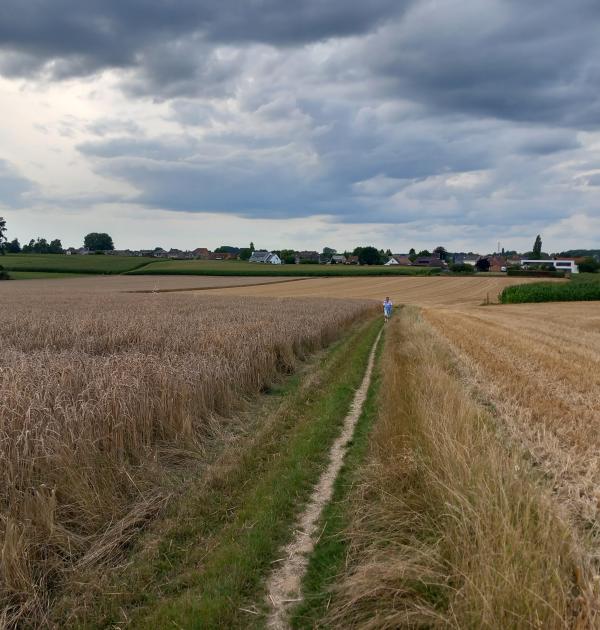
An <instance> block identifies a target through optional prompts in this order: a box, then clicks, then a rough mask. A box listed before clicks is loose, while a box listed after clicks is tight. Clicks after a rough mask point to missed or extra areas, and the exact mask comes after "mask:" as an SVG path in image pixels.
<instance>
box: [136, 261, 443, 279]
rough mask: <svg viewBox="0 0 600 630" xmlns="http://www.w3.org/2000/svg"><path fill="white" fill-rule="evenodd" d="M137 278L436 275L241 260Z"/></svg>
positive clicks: (157, 267)
mask: <svg viewBox="0 0 600 630" xmlns="http://www.w3.org/2000/svg"><path fill="white" fill-rule="evenodd" d="M132 273H134V274H136V275H137V274H152V275H155V274H165V275H167V274H168V275H180V274H182V275H185V274H189V275H198V276H388V275H389V276H406V275H411V276H412V275H437V274H438V273H439V270H438V269H431V268H428V267H400V266H398V267H396V266H394V267H385V266H383V265H376V266H372V267H371V266H358V265H264V264H260V263H249V262H244V261H241V260H168V261H161V262H157V263H153V264H152V265H150V266H148V267H143V268H141V269H136V270H134V271H133V272H132Z"/></svg>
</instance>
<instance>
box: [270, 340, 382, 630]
mask: <svg viewBox="0 0 600 630" xmlns="http://www.w3.org/2000/svg"><path fill="white" fill-rule="evenodd" d="M382 332H383V331H380V332H379V334H378V335H377V338H376V339H375V342H374V343H373V347H372V348H371V352H370V354H369V360H368V361H367V368H366V370H365V375H364V376H363V380H362V382H361V384H360V387H359V388H358V389H357V390H356V393H355V394H354V399H353V401H352V405H351V407H350V411H349V412H348V414H347V415H346V417H345V418H344V424H343V428H342V432H341V434H340V435H339V437H338V438H337V439H336V440H335V442H334V443H333V445H332V446H331V449H330V451H329V463H328V465H327V468H326V469H325V471H324V472H323V474H322V475H321V477H320V479H319V482H318V483H317V485H316V486H315V488H314V490H313V493H312V495H311V497H310V499H309V502H308V504H307V506H306V507H305V509H304V511H303V512H302V514H301V515H300V518H299V519H298V521H297V522H296V525H295V527H294V534H295V535H294V539H293V540H292V541H291V542H290V543H289V544H288V545H287V546H286V547H285V549H284V550H283V557H284V561H283V562H282V563H281V564H280V565H279V567H278V568H277V569H275V571H273V573H272V574H271V576H270V578H269V580H268V582H267V603H268V605H269V607H270V613H269V617H268V620H267V627H268V628H270V629H271V630H286V629H287V628H289V624H288V619H287V616H288V611H289V609H290V607H291V606H293V605H295V604H298V603H299V602H301V601H302V578H303V577H304V574H305V573H306V569H307V566H308V561H309V557H310V554H311V553H312V551H313V549H314V547H315V544H316V542H317V527H318V524H319V520H320V518H321V514H322V513H323V509H324V508H325V506H326V505H327V504H328V503H329V502H330V501H331V498H332V497H333V487H334V484H335V480H336V479H337V476H338V474H339V472H340V470H341V468H342V465H343V463H344V457H345V455H346V451H347V450H348V443H349V442H350V440H351V439H352V436H353V435H354V429H355V427H356V423H357V422H358V419H359V418H360V414H361V413H362V409H363V406H364V403H365V400H366V398H367V392H368V391H369V386H370V385H371V378H372V375H373V366H374V364H375V353H376V351H377V346H378V344H379V340H380V339H381V334H382Z"/></svg>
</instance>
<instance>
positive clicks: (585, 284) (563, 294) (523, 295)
mask: <svg viewBox="0 0 600 630" xmlns="http://www.w3.org/2000/svg"><path fill="white" fill-rule="evenodd" d="M593 300H600V282H598V281H593V280H587V281H579V282H577V281H573V282H569V283H563V284H556V283H551V282H536V283H532V284H527V285H522V286H519V285H517V286H512V287H507V288H506V289H504V290H503V291H502V294H501V295H500V301H501V302H502V303H503V304H520V303H526V302H582V301H593Z"/></svg>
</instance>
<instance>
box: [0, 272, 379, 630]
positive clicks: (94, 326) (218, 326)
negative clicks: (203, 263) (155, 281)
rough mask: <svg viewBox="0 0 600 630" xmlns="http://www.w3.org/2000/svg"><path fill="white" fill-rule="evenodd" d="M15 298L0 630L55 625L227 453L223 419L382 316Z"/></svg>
mask: <svg viewBox="0 0 600 630" xmlns="http://www.w3.org/2000/svg"><path fill="white" fill-rule="evenodd" d="M65 282H66V281H65ZM76 282H78V281H75V280H74V281H73V284H72V285H71V286H75V283H76ZM187 282H189V280H188V281H187ZM7 284H12V291H11V293H4V295H3V299H2V301H1V302H0V391H1V392H2V395H1V397H0V460H1V464H2V465H1V473H0V548H1V549H2V563H1V565H0V599H1V605H0V606H1V610H2V612H1V613H0V626H17V625H34V626H35V625H43V623H44V621H45V619H46V615H47V613H48V610H49V608H50V606H51V603H52V599H53V596H54V595H55V594H56V591H57V589H58V590H60V585H61V583H62V582H63V581H64V579H65V577H66V576H69V579H72V580H73V579H76V577H77V572H78V571H80V570H87V569H89V567H90V566H94V565H96V564H99V563H102V562H105V561H107V559H110V558H111V556H112V554H113V553H114V552H115V550H116V549H118V548H119V546H120V545H121V544H122V543H123V542H124V541H126V540H127V539H128V538H130V537H131V535H132V533H133V532H134V531H135V530H136V529H137V528H139V526H140V525H141V523H143V522H144V521H145V519H147V518H148V517H149V515H151V514H153V513H154V512H155V511H156V510H157V509H158V508H159V506H160V505H161V504H162V502H163V500H164V496H163V495H164V493H163V486H162V481H163V479H165V478H166V475H167V474H168V470H169V468H170V467H171V466H174V465H175V464H176V463H181V462H182V461H188V462H189V461H190V460H189V458H190V457H192V458H196V459H198V458H199V459H200V460H201V459H202V457H203V453H204V452H205V450H206V449H207V448H211V445H212V446H214V444H215V443H218V442H219V440H221V439H223V437H222V436H223V435H225V434H226V432H227V429H226V423H225V427H224V426H223V424H224V423H223V422H222V421H221V418H223V417H225V416H227V415H228V414H230V413H231V412H232V410H234V409H236V408H237V407H239V405H240V403H241V401H243V400H244V399H247V398H248V397H250V396H252V395H255V394H257V393H258V392H260V391H262V390H263V389H264V388H265V387H267V386H269V385H270V384H271V383H272V382H273V381H274V379H276V378H277V377H278V374H280V373H282V372H286V371H290V370H292V369H293V368H294V365H295V363H296V361H297V360H298V359H299V358H302V357H303V356H304V355H305V354H307V353H310V352H312V351H314V350H317V349H319V348H322V347H323V346H325V345H326V344H328V343H329V342H331V341H332V340H333V339H334V338H336V337H338V336H339V335H340V334H341V331H343V330H344V329H345V328H346V327H347V326H349V325H350V324H351V323H352V322H353V321H355V320H357V319H358V318H361V317H364V316H365V315H367V314H368V313H370V312H372V306H370V305H369V304H366V303H365V302H359V301H346V302H340V301H337V300H324V299H323V300H286V299H280V300H263V299H244V300H240V299H236V298H228V297H219V298H216V297H214V296H211V297H207V298H206V299H203V298H201V297H200V298H199V297H198V296H197V295H193V296H192V295H188V294H180V295H173V294H166V295H114V296H108V295H105V294H100V295H97V294H94V292H93V291H92V292H88V293H77V292H69V291H67V290H61V291H57V292H56V295H53V294H52V293H53V292H52V290H51V289H49V290H48V291H47V292H46V294H45V295H43V296H41V297H39V298H38V299H36V298H35V297H34V293H32V292H31V291H30V284H31V283H29V282H28V283H22V284H21V283H16V282H15V283H7ZM54 286H56V285H54V284H53V283H51V282H48V283H47V287H54ZM85 286H86V287H87V286H88V285H87V284H86V285H85ZM19 287H23V288H24V290H23V291H21V290H20V288H19ZM7 296H9V297H10V299H6V297H7Z"/></svg>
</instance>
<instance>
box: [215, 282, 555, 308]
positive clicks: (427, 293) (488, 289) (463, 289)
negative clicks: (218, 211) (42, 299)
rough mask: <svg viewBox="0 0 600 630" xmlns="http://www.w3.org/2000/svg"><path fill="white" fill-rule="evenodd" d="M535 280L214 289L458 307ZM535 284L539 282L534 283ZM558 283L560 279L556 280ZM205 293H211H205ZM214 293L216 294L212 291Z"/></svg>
mask: <svg viewBox="0 0 600 630" xmlns="http://www.w3.org/2000/svg"><path fill="white" fill-rule="evenodd" d="M536 280H538V279H537V278H509V277H501V276H474V277H458V276H433V277H423V278H421V277H414V276H412V277H410V276H409V277H395V278H385V277H383V278H382V277H371V278H318V279H317V278H308V279H304V280H300V281H297V282H290V283H286V284H277V285H264V286H247V287H236V288H230V289H228V288H222V289H218V294H219V295H248V296H260V297H334V298H339V299H348V298H354V299H369V300H377V301H379V302H381V301H383V299H384V298H385V297H386V296H390V297H391V298H392V300H393V301H394V302H395V303H396V304H400V303H402V304H412V305H417V306H461V305H479V304H482V303H484V302H488V301H489V302H492V303H495V302H498V294H499V293H500V292H501V291H502V289H503V288H504V287H508V286H512V285H514V284H526V283H529V282H535V281H536ZM538 281H539V280H538ZM558 282H562V280H558ZM209 293H213V292H212V291H209ZM214 293H215V294H216V293H217V291H215V292H214Z"/></svg>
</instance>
